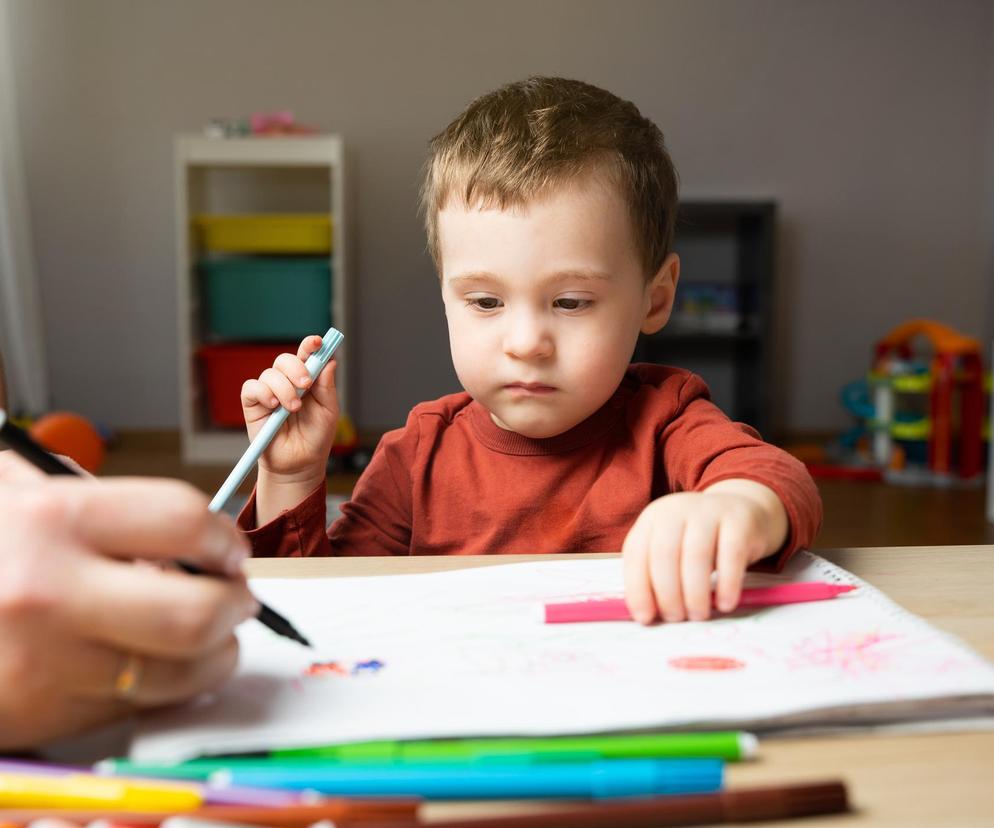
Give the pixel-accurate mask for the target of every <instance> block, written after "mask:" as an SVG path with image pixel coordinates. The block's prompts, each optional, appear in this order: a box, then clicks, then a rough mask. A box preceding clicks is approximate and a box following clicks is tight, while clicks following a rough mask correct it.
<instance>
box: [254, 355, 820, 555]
mask: <svg viewBox="0 0 994 828" xmlns="http://www.w3.org/2000/svg"><path fill="white" fill-rule="evenodd" d="M728 478H745V479H748V480H754V481H757V482H759V483H762V484H764V485H765V486H768V487H769V488H770V489H772V490H773V491H774V492H776V494H777V496H778V497H779V498H780V501H781V502H782V503H783V505H784V508H785V509H786V511H787V517H788V520H789V525H790V528H789V531H788V537H787V540H786V542H785V544H784V546H783V547H782V549H781V550H780V551H779V552H778V553H777V554H776V555H775V556H773V557H771V558H767V559H766V560H765V561H763V562H762V567H761V568H764V569H767V568H775V569H779V568H780V567H782V566H783V564H784V563H785V562H786V560H787V559H788V558H789V557H790V555H791V554H793V553H794V551H796V550H797V549H799V548H802V547H807V546H809V545H810V544H811V542H812V540H813V539H814V536H815V534H816V533H817V531H818V528H819V526H820V524H821V514H822V510H821V500H820V498H819V496H818V491H817V489H816V488H815V485H814V482H813V481H812V480H811V477H810V475H809V474H808V473H807V470H806V469H805V468H804V466H803V465H802V464H801V463H800V462H798V461H797V460H796V459H795V458H793V457H791V456H790V455H789V454H787V453H786V452H784V451H782V450H781V449H778V448H776V447H775V446H771V445H769V444H768V443H764V442H763V441H762V440H761V439H760V438H759V435H758V434H757V433H756V432H755V431H754V430H753V429H752V428H750V427H749V426H746V425H743V424H742V423H735V422H732V421H731V420H729V419H728V418H727V417H726V416H725V415H724V414H723V413H722V412H721V410H720V409H718V408H717V406H715V405H714V404H713V403H712V402H710V400H709V396H708V389H707V386H706V385H705V384H704V382H703V381H702V380H701V379H700V378H699V377H697V376H696V375H694V374H691V373H689V372H687V371H684V370H681V369H677V368H670V367H666V366H660V365H646V364H636V365H632V366H630V367H629V370H628V372H627V373H626V375H625V377H624V379H623V380H622V382H621V385H620V386H619V387H618V390H617V391H616V392H615V394H614V395H613V396H612V397H611V399H610V400H608V402H607V403H605V405H604V406H603V407H602V408H601V409H600V410H598V411H597V412H595V413H594V414H593V415H591V416H590V417H589V418H588V419H586V420H584V421H583V422H582V423H580V424H579V425H577V426H575V427H574V428H572V429H570V430H569V431H567V432H564V433H563V434H559V435H557V436H555V437H549V438H545V439H532V438H529V437H523V436H521V435H520V434H516V433H515V432H512V431H507V430H505V429H502V428H500V427H499V426H497V425H496V424H495V423H494V422H493V421H492V420H491V419H490V415H489V413H488V412H487V410H486V409H485V408H483V407H482V406H481V405H480V404H479V403H477V402H475V401H473V399H472V398H471V397H470V396H469V395H468V394H466V393H460V394H451V395H449V396H446V397H442V398H440V399H438V400H435V401H433V402H427V403H422V404H420V405H418V406H415V408H414V409H413V410H412V411H411V413H410V415H409V416H408V418H407V424H406V425H405V426H404V427H403V428H400V429H397V430H395V431H391V432H389V433H387V434H386V435H385V436H384V437H383V439H382V440H381V441H380V444H379V445H378V446H377V449H376V452H375V453H374V455H373V459H372V461H371V462H370V464H369V466H368V467H367V468H366V470H365V472H364V473H363V475H362V476H361V478H360V479H359V481H358V482H357V483H356V486H355V490H354V492H353V495H352V499H351V500H350V501H349V502H347V503H345V504H344V505H343V506H342V515H341V516H340V517H339V518H338V519H337V520H336V521H335V522H334V523H333V524H332V525H331V527H330V528H328V529H327V530H326V528H325V527H326V516H325V490H324V486H323V485H322V486H320V487H318V488H317V489H315V490H314V492H312V493H311V494H310V495H309V496H308V497H307V498H305V499H304V500H303V501H302V502H301V503H300V504H298V505H297V506H296V507H295V508H293V509H290V510H289V511H286V512H283V513H282V514H280V515H279V516H278V517H276V518H275V519H274V520H272V521H270V522H269V523H268V524H266V525H265V526H261V527H258V528H256V527H255V495H254V494H253V496H252V497H251V498H250V500H249V502H248V503H247V504H246V506H245V508H244V509H243V510H242V513H241V514H240V515H239V518H238V522H239V526H240V527H241V528H242V529H243V530H245V531H246V533H247V535H248V538H249V540H250V542H251V544H252V548H253V552H254V554H255V555H257V556H310V555H485V554H500V553H505V554H544V553H556V552H618V551H620V549H621V544H622V541H623V540H624V538H625V535H626V534H627V532H628V530H629V529H630V528H631V526H632V524H633V523H634V521H635V519H636V518H637V517H638V515H639V513H640V512H641V511H642V510H643V509H644V508H645V507H646V506H647V505H648V504H649V502H650V501H652V500H654V499H656V498H658V497H661V496H662V495H665V494H667V493H670V492H681V491H700V490H702V489H706V488H707V487H708V486H711V485H712V484H714V483H717V482H718V481H719V480H725V479H728Z"/></svg>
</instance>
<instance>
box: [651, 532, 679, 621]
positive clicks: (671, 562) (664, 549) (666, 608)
mask: <svg viewBox="0 0 994 828" xmlns="http://www.w3.org/2000/svg"><path fill="white" fill-rule="evenodd" d="M683 533H684V518H683V517H682V516H681V517H677V516H676V515H674V516H672V517H671V518H670V519H669V520H662V521H656V522H655V524H654V525H653V528H652V538H651V540H650V545H651V551H650V553H649V578H650V580H651V582H652V591H653V593H654V594H655V596H656V604H657V605H658V606H659V611H660V614H661V615H662V616H663V620H664V621H683V619H684V618H686V613H687V611H686V608H685V606H684V602H683V591H682V588H681V582H680V546H681V544H682V541H683Z"/></svg>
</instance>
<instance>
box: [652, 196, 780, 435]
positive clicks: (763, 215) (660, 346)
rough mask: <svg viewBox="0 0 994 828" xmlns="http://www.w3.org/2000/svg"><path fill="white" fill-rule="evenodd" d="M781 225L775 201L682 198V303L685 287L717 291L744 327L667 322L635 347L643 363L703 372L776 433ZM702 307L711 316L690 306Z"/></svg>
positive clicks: (732, 405) (753, 420)
mask: <svg viewBox="0 0 994 828" xmlns="http://www.w3.org/2000/svg"><path fill="white" fill-rule="evenodd" d="M775 226H776V203H775V202H773V201H767V200H755V201H752V200H728V201H718V200H707V201H692V200H686V201H683V202H681V203H680V211H679V215H678V217H677V224H676V234H675V238H674V250H675V251H676V253H677V254H679V256H680V259H681V268H680V271H681V275H680V286H679V287H678V288H677V300H678V302H680V300H681V290H683V291H685V293H684V295H685V296H686V295H687V294H689V293H691V292H692V291H693V290H694V287H695V286H696V288H697V291H698V300H699V301H704V302H706V301H711V300H714V298H715V297H716V296H717V297H718V298H719V300H724V301H726V302H727V303H730V301H729V300H731V298H732V297H734V306H735V307H734V309H733V312H735V313H737V314H739V315H740V316H741V317H742V318H743V319H744V320H745V321H744V322H742V323H741V324H742V328H741V329H739V330H733V331H727V332H722V331H714V332H710V331H707V330H699V331H698V330H693V329H690V330H687V329H680V328H673V329H669V330H668V329H667V328H664V329H663V330H662V331H660V332H659V333H657V334H655V335H653V336H642V337H640V338H639V342H638V345H637V346H636V350H635V359H636V360H638V361H640V362H657V363H666V364H674V365H677V366H679V367H682V368H687V369H689V370H691V371H694V372H695V373H697V374H700V375H701V377H702V378H703V379H704V381H705V382H707V383H708V385H709V386H710V388H711V393H712V398H713V399H714V401H715V402H716V403H717V404H718V405H719V406H721V408H722V409H724V410H725V412H726V413H727V414H728V415H729V416H730V417H732V419H735V420H741V421H743V422H746V423H749V424H750V425H752V426H755V427H756V428H757V429H759V431H760V432H761V433H763V435H764V436H774V435H775V434H776V423H775V422H774V414H773V411H772V398H773V394H772V371H771V361H772V359H773V346H772V334H773V331H774V330H776V325H775V308H774V306H773V297H774V295H775V293H774V247H775ZM702 296H703V300H702ZM695 311H696V312H697V313H699V314H701V316H703V317H706V311H705V310H704V309H703V308H701V307H697V308H694V309H693V310H691V311H690V312H691V313H693V312H695ZM684 312H685V313H687V312H688V311H687V309H686V308H685V309H684ZM726 312H727V310H726ZM702 324H706V322H705V323H702Z"/></svg>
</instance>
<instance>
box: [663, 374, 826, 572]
mask: <svg viewBox="0 0 994 828" xmlns="http://www.w3.org/2000/svg"><path fill="white" fill-rule="evenodd" d="M660 448H661V450H662V453H663V466H664V469H665V472H666V477H667V486H668V490H669V491H671V492H681V491H697V492H699V491H703V490H704V489H706V488H708V487H709V486H712V485H714V484H715V483H718V482H719V481H721V480H728V479H732V478H737V479H743V480H753V481H755V482H757V483H762V484H763V485H764V486H767V487H768V488H770V489H772V490H773V491H774V492H775V493H776V495H777V497H778V498H780V502H781V503H782V504H783V507H784V509H785V510H786V512H787V521H788V530H787V539H786V541H785V542H784V545H783V546H782V547H781V548H780V549H779V550H778V551H777V552H775V553H774V554H772V555H770V556H769V557H766V558H764V559H763V560H761V561H757V562H756V563H755V564H753V566H752V567H751V568H752V569H757V570H764V571H776V572H779V571H780V570H781V569H782V568H783V567H784V565H785V564H786V563H787V561H788V560H789V559H790V556H791V555H793V554H794V553H795V552H796V551H797V550H798V549H804V548H807V547H809V546H810V545H811V543H812V542H813V541H814V538H815V535H816V534H817V533H818V529H819V528H820V527H821V520H822V505H821V497H820V496H819V494H818V489H817V487H816V486H815V484H814V481H813V480H812V479H811V475H810V474H808V470H807V469H806V468H804V464H803V463H801V462H800V461H799V460H797V458H795V457H793V456H792V455H790V454H788V453H787V452H785V451H784V450H783V449H780V448H777V447H776V446H773V445H770V444H769V443H766V442H763V440H762V439H760V436H759V434H758V433H757V432H756V430H755V429H753V428H752V427H750V426H748V425H745V424H744V423H736V422H733V421H731V420H730V419H728V417H727V416H725V414H724V413H723V412H722V411H721V409H719V408H718V407H717V406H716V405H715V404H714V403H712V402H711V400H710V399H709V393H708V389H707V386H706V385H705V384H704V381H703V380H701V379H700V377H697V376H695V375H693V374H692V375H690V376H689V377H688V379H687V380H686V381H685V382H684V384H683V386H682V388H681V389H680V393H679V400H678V406H677V412H676V415H675V416H674V417H673V419H672V420H671V421H670V422H669V423H667V425H666V426H665V427H664V428H663V430H662V433H661V435H660Z"/></svg>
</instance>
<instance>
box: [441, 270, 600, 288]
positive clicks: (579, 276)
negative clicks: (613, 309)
mask: <svg viewBox="0 0 994 828" xmlns="http://www.w3.org/2000/svg"><path fill="white" fill-rule="evenodd" d="M571 279H573V280H579V281H581V282H592V281H610V280H611V274H610V273H604V272H602V271H600V270H586V269H577V270H559V271H557V272H555V273H550V274H548V275H547V276H545V277H543V278H542V280H541V281H542V282H543V283H551V282H565V281H569V280H571ZM501 281H503V280H502V279H501V278H500V276H498V275H497V274H496V273H491V272H490V271H488V270H470V271H467V272H466V273H459V274H458V275H456V276H452V277H450V278H449V283H450V284H456V283H458V282H501Z"/></svg>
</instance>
